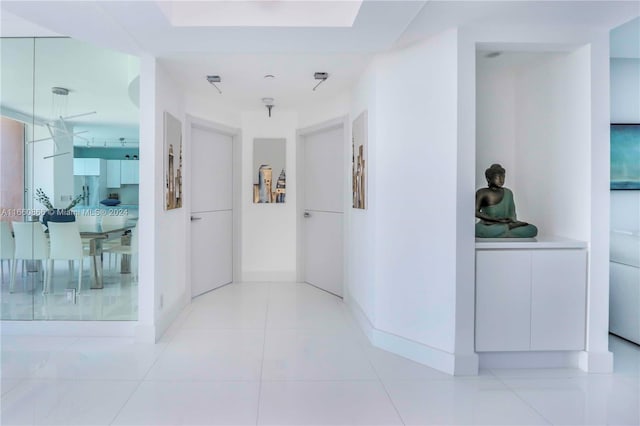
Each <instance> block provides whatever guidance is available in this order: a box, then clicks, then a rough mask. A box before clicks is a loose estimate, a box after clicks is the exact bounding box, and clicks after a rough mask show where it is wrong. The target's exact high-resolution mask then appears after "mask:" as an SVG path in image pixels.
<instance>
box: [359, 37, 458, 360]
mask: <svg viewBox="0 0 640 426" xmlns="http://www.w3.org/2000/svg"><path fill="white" fill-rule="evenodd" d="M456 52H457V37H456V33H455V31H451V32H445V33H442V34H439V35H437V36H434V37H432V38H431V39H429V40H428V41H425V42H422V43H418V44H416V45H413V46H411V47H409V48H406V49H401V50H398V51H395V52H392V53H388V54H385V55H381V56H379V57H378V58H376V60H375V61H374V62H373V63H372V65H371V66H370V67H369V69H368V70H367V72H366V73H365V75H364V76H363V78H361V79H360V81H359V83H358V85H357V86H356V89H355V90H354V92H353V106H352V113H351V122H354V121H355V120H356V119H357V118H358V117H359V116H360V115H361V114H362V113H363V111H365V110H366V111H367V127H366V128H367V131H368V138H367V139H368V148H369V149H368V155H367V158H366V160H367V163H366V165H367V167H366V170H367V173H368V177H367V180H368V191H367V198H366V210H363V209H356V208H351V209H349V210H350V212H349V215H350V227H349V230H348V238H349V245H348V247H349V259H350V263H351V265H350V268H349V292H350V296H351V302H350V303H352V304H353V305H355V310H356V311H360V312H361V313H362V315H363V316H364V317H365V318H366V319H363V320H362V322H361V323H362V324H364V327H365V329H366V328H367V327H372V328H373V329H374V330H373V331H372V333H377V335H378V337H377V339H376V340H377V344H378V345H380V346H382V347H384V348H385V349H388V350H391V351H393V352H396V353H400V354H402V355H403V356H407V357H410V358H412V359H416V360H419V361H420V362H426V363H429V364H430V365H433V366H436V368H441V369H443V370H449V371H453V370H452V365H453V364H454V362H453V361H452V357H453V353H454V352H455V351H456V348H455V345H454V341H455V337H456V336H455V332H454V330H455V320H454V318H455V308H456V287H455V284H454V283H455V281H456V238H455V229H456V212H455V211H456V206H457V202H456V192H457V189H456V184H457V183H456V182H457V130H456V126H457V122H456V115H457V113H456V111H457V98H456V90H457V76H456V72H455V69H456V61H457V59H456V57H457V53H456ZM434 63H437V64H438V67H433V66H432V64H434ZM417 81H419V82H420V84H415V82H417ZM391 247H396V248H401V249H398V250H389V248H391ZM409 342H411V343H409Z"/></svg>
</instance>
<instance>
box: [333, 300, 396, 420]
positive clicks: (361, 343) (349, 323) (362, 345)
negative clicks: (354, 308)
mask: <svg viewBox="0 0 640 426" xmlns="http://www.w3.org/2000/svg"><path fill="white" fill-rule="evenodd" d="M336 303H337V304H338V305H340V304H343V305H344V307H346V303H345V302H344V299H343V300H342V301H336ZM339 307H340V308H341V309H340V314H341V315H342V317H343V318H344V319H346V320H347V327H349V328H351V327H352V326H353V325H354V324H353V322H352V321H351V318H348V317H347V315H349V313H348V312H347V311H345V309H342V308H343V306H339ZM356 332H361V330H356ZM365 339H366V337H365ZM356 340H357V342H356V343H357V344H358V346H359V347H360V349H361V350H362V352H363V354H364V357H365V358H366V359H367V362H368V363H369V366H370V367H371V370H373V373H374V374H375V375H376V377H377V382H378V383H379V384H380V385H381V386H382V390H384V393H385V394H386V395H387V398H389V402H391V405H392V406H393V409H394V410H395V412H396V414H397V415H398V418H399V419H400V422H402V424H403V425H406V424H407V423H406V422H405V421H404V418H403V417H402V414H400V410H398V407H396V404H395V402H393V398H391V395H390V394H389V391H388V390H387V387H386V386H385V384H384V382H383V381H382V378H381V377H380V374H378V370H377V369H376V367H375V366H374V365H373V362H372V361H371V358H370V357H369V355H368V353H367V347H366V346H365V343H366V345H369V344H370V343H369V342H368V340H363V339H360V338H356Z"/></svg>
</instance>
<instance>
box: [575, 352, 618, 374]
mask: <svg viewBox="0 0 640 426" xmlns="http://www.w3.org/2000/svg"><path fill="white" fill-rule="evenodd" d="M578 366H579V367H580V369H581V370H584V371H586V372H588V373H612V372H613V353H611V352H609V351H606V352H592V351H582V352H580V353H579V354H578Z"/></svg>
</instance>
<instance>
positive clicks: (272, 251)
mask: <svg viewBox="0 0 640 426" xmlns="http://www.w3.org/2000/svg"><path fill="white" fill-rule="evenodd" d="M271 115H272V116H271V117H269V116H268V114H267V109H266V108H264V109H262V110H258V111H246V112H243V113H242V115H241V117H242V189H241V197H242V198H241V200H240V205H241V221H242V242H241V250H242V252H241V268H242V271H241V277H240V279H241V280H242V281H295V279H296V216H295V215H296V196H295V194H296V161H295V159H296V129H297V127H298V115H297V113H295V112H291V111H284V110H278V109H277V108H274V109H273V111H272V114H271ZM256 138H264V139H278V138H284V139H286V153H287V158H286V174H287V196H286V202H285V203H282V204H280V203H278V204H254V203H253V184H254V181H255V180H256V177H255V176H254V174H256V173H257V171H254V170H253V140H254V139H256ZM256 176H257V175H256ZM256 182H257V181H256Z"/></svg>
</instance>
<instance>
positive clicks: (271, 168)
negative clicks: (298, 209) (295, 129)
mask: <svg viewBox="0 0 640 426" xmlns="http://www.w3.org/2000/svg"><path fill="white" fill-rule="evenodd" d="M286 146H287V140H286V139H283V138H256V139H254V140H253V169H252V174H253V202H254V203H260V204H276V203H277V204H282V203H284V202H286V195H287V194H286V186H287V179H286Z"/></svg>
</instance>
